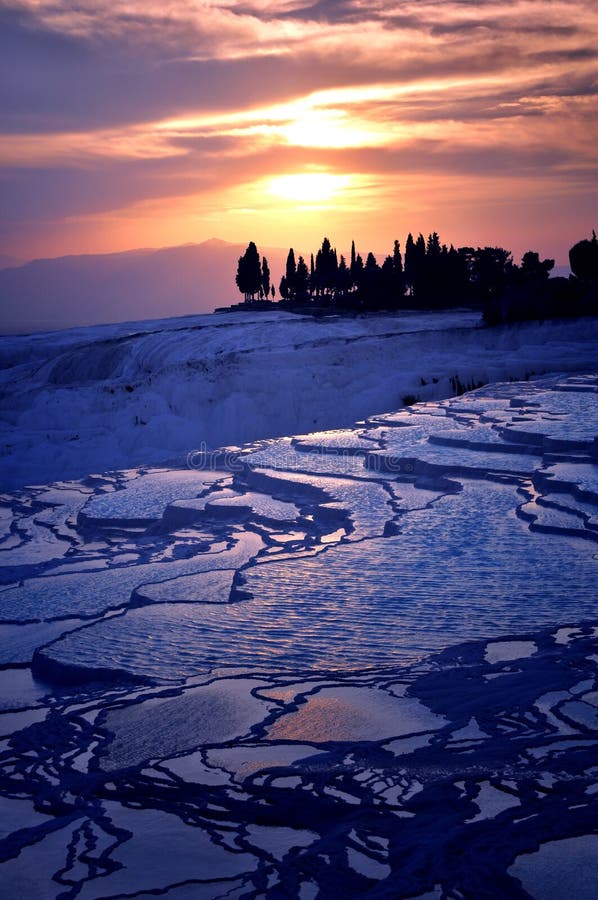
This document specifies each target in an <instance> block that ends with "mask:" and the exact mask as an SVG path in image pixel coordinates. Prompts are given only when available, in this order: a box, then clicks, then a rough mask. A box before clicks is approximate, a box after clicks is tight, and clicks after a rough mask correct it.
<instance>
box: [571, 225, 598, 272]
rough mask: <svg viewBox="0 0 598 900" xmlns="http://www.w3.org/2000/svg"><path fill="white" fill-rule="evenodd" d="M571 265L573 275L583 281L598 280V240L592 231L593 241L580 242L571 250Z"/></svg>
mask: <svg viewBox="0 0 598 900" xmlns="http://www.w3.org/2000/svg"><path fill="white" fill-rule="evenodd" d="M569 265H570V266H571V271H572V272H573V274H574V275H575V276H576V277H577V278H580V279H581V280H582V281H593V280H594V279H595V278H598V240H597V239H596V232H595V231H592V240H591V241H588V240H583V241H578V242H577V244H574V245H573V246H572V247H571V249H570V250H569Z"/></svg>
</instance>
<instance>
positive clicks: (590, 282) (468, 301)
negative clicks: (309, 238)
mask: <svg viewBox="0 0 598 900" xmlns="http://www.w3.org/2000/svg"><path fill="white" fill-rule="evenodd" d="M569 261H570V266H571V271H572V273H573V274H572V276H571V277H570V278H569V279H566V278H549V276H550V272H551V271H552V269H553V268H554V260H553V259H541V258H540V255H539V254H538V253H537V252H535V251H533V250H528V251H527V252H526V253H524V254H523V257H522V259H521V262H520V263H519V264H516V263H515V262H514V261H513V256H512V253H511V252H510V251H509V250H506V249H505V248H503V247H477V248H473V247H459V248H455V247H454V246H453V245H452V244H451V245H450V246H447V245H446V244H444V243H441V242H440V238H439V236H438V234H437V232H432V233H431V234H429V235H428V237H427V239H426V238H424V236H423V234H419V235H418V237H417V238H416V239H415V240H414V238H413V235H412V234H411V233H410V234H409V235H408V236H407V240H406V242H405V249H404V254H403V253H402V251H401V245H400V243H399V241H398V240H395V241H394V244H393V247H392V251H391V253H389V254H388V255H387V256H386V257H385V259H384V261H383V262H382V264H379V263H378V261H377V259H376V257H375V256H374V254H373V253H372V252H369V253H368V254H367V256H366V259H365V262H364V260H363V257H362V256H361V254H360V253H358V252H357V251H356V248H355V242H354V241H353V242H352V244H351V256H350V259H349V260H347V259H345V257H344V256H343V255H342V254H341V255H340V256H339V254H338V253H337V251H336V248H334V247H332V245H331V243H330V241H329V239H328V238H326V237H325V238H324V239H323V241H322V245H321V247H320V248H319V249H318V251H317V252H316V254H315V256H314V254H313V253H311V254H310V258H309V264H308V262H307V261H306V260H305V258H304V257H303V256H301V255H300V256H299V257H298V258H296V257H295V252H294V250H293V248H291V249H290V250H289V253H288V256H287V260H286V266H285V272H284V275H283V276H282V278H281V279H280V283H279V287H278V291H279V297H280V299H279V305H280V306H281V307H282V308H287V309H295V308H297V307H299V308H302V309H306V310H307V309H309V308H312V309H314V310H320V311H325V310H326V309H330V310H339V311H340V310H354V311H364V312H368V311H372V312H375V311H381V310H389V311H393V310H398V309H406V308H409V309H446V308H450V307H454V306H457V305H458V306H471V307H474V308H479V309H481V310H482V312H483V316H484V320H485V321H486V322H487V324H498V323H500V322H507V321H514V320H521V319H537V318H549V317H555V316H578V315H587V314H590V313H591V314H594V313H596V311H598V310H597V305H598V240H597V239H596V233H595V232H592V238H591V239H590V240H586V239H584V240H581V241H578V242H577V243H576V244H575V245H574V246H573V247H571V249H570V251H569ZM235 280H236V284H237V287H238V288H239V290H240V291H241V293H242V294H243V295H244V297H245V302H247V303H251V302H254V303H255V302H256V298H257V300H260V301H262V303H263V301H266V300H269V301H270V302H274V300H275V298H276V289H275V286H274V284H272V283H271V274H270V269H269V266H268V261H267V259H266V258H265V257H264V258H263V259H262V258H260V254H259V252H258V249H257V247H256V245H255V243H254V242H253V241H251V242H250V243H249V246H248V247H247V250H246V251H245V253H244V255H243V256H241V257H240V258H239V264H238V267H237V275H236V279H235Z"/></svg>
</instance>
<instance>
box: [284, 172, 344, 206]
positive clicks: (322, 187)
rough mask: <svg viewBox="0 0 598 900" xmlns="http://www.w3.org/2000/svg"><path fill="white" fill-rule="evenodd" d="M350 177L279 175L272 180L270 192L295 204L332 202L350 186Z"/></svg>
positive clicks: (312, 174)
mask: <svg viewBox="0 0 598 900" xmlns="http://www.w3.org/2000/svg"><path fill="white" fill-rule="evenodd" d="M349 182H350V178H349V176H348V175H334V174H332V173H330V172H299V173H296V174H293V175H277V176H276V177H274V178H271V179H270V181H269V184H268V190H269V191H270V193H271V194H274V195H275V196H277V197H281V198H282V199H283V200H292V201H293V202H295V203H305V204H313V203H322V202H325V201H327V200H330V199H331V198H332V197H334V196H335V194H338V193H339V192H340V191H342V190H343V189H344V188H346V187H347V186H348V184H349Z"/></svg>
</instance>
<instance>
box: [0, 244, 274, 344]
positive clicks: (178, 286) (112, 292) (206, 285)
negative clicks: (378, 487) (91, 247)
mask: <svg viewBox="0 0 598 900" xmlns="http://www.w3.org/2000/svg"><path fill="white" fill-rule="evenodd" d="M246 247H247V244H243V245H242V244H230V243H227V242H226V241H220V240H217V239H212V240H209V241H205V242H204V243H202V244H185V245H183V246H179V247H162V248H160V249H155V250H130V251H127V252H124V253H106V254H90V255H85V256H62V257H58V258H56V259H36V260H33V261H32V262H28V263H26V264H25V265H21V266H18V267H17V268H2V269H0V332H2V333H4V334H10V333H26V332H31V331H46V330H53V329H59V328H69V327H72V326H75V325H95V324H102V323H107V322H122V321H126V320H134V319H153V318H164V317H166V316H181V315H188V314H192V313H205V312H212V311H213V310H214V309H215V308H216V307H217V306H226V305H228V304H231V303H238V302H239V301H240V300H241V299H242V297H241V294H240V293H239V292H238V290H237V288H236V286H235V281H234V279H235V273H236V268H237V261H238V258H239V256H240V255H241V254H242V253H244V252H245V249H246ZM258 249H259V251H260V254H261V255H262V256H263V255H265V256H266V257H267V258H268V263H269V266H270V270H271V272H272V279H273V283H274V284H275V285H276V286H278V281H279V280H280V276H281V274H282V271H283V268H282V267H283V264H284V259H285V258H286V253H287V252H288V251H285V250H281V249H276V248H262V247H259V248H258ZM0 262H1V260H0Z"/></svg>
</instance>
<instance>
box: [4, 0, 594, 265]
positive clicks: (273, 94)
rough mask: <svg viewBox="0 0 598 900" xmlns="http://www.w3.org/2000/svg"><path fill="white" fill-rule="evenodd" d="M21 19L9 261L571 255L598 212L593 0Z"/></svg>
mask: <svg viewBox="0 0 598 900" xmlns="http://www.w3.org/2000/svg"><path fill="white" fill-rule="evenodd" d="M0 17H1V19H2V28H1V29H0V33H1V35H2V37H1V41H2V46H1V47H0V49H1V50H2V53H1V54H0V59H2V66H3V70H4V71H3V83H4V84H5V85H6V86H7V87H8V91H7V92H6V93H5V96H6V97H7V98H9V99H8V100H7V101H5V107H4V109H3V116H2V121H3V123H4V125H3V127H4V133H3V134H2V141H1V142H0V167H1V174H2V177H1V181H0V184H1V189H0V190H1V191H2V201H3V203H2V207H3V216H2V225H1V226H0V227H1V231H0V235H1V238H2V245H1V247H0V253H3V254H8V255H14V256H17V257H20V258H30V257H31V256H36V255H57V254H63V253H77V252H81V251H82V250H85V251H87V252H90V251H92V252H93V251H106V250H118V249H127V248H131V247H137V246H144V245H148V244H149V245H162V244H174V243H177V242H186V241H202V240H205V239H207V238H209V237H214V236H216V237H219V238H222V239H225V240H229V241H234V242H245V241H247V240H250V239H251V240H255V241H257V242H258V243H259V242H267V243H272V241H275V243H276V245H282V246H285V245H286V246H288V245H291V244H296V243H298V242H299V240H303V239H305V240H308V239H309V240H310V241H311V243H313V244H315V243H317V242H318V241H319V240H320V239H321V237H322V233H323V232H325V233H327V234H329V235H330V236H331V238H332V239H333V240H334V241H335V242H336V243H338V244H343V245H344V246H345V247H346V245H347V242H348V241H349V240H350V239H351V237H355V239H356V240H357V241H359V242H361V243H363V244H367V245H368V246H370V247H388V246H389V244H390V243H391V242H392V240H393V239H394V238H395V237H397V238H399V239H400V240H402V241H404V239H405V236H406V233H407V231H409V230H411V231H414V232H418V231H423V232H424V233H427V232H428V231H431V230H437V231H439V232H440V233H441V235H442V237H443V238H444V239H446V240H447V241H449V242H450V241H453V242H454V243H456V244H459V243H462V244H469V243H473V242H479V243H489V244H494V243H500V244H503V245H507V246H510V247H512V249H513V251H514V253H515V254H516V255H517V254H520V253H522V252H523V251H524V250H525V249H528V248H529V247H530V246H531V245H533V246H534V247H536V248H537V249H538V250H539V251H541V252H542V253H545V254H548V255H552V256H555V257H556V258H557V259H561V260H563V257H564V256H566V250H567V247H568V246H569V245H570V243H571V242H572V241H573V240H575V239H578V238H579V237H581V236H583V235H585V234H588V233H589V232H590V231H591V229H592V227H595V226H596V221H595V218H594V217H595V210H596V208H598V203H597V199H598V198H597V189H596V185H597V184H598V177H597V169H598V165H597V163H598V150H597V148H598V129H597V125H596V115H595V104H596V96H595V94H596V83H597V79H596V76H597V74H598V62H597V56H596V52H595V47H596V43H597V40H598V11H597V10H596V9H594V8H593V7H592V6H591V5H588V4H584V3H581V2H576V0H535V2H532V0H518V2H516V3H513V4H508V5H505V4H499V3H498V2H497V0H487V2H480V3H477V4H475V5H474V4H466V5H465V4H462V3H458V2H451V0H449V2H442V3H441V2H439V0H423V2H415V0H412V2H407V3H402V4H400V6H399V7H397V5H396V4H391V3H390V2H386V0H383V2H380V3H377V4H375V5H371V4H370V5H365V4H363V3H362V2H360V0H346V2H341V3H335V4H332V5H330V8H328V6H326V5H324V4H320V5H318V6H314V5H313V4H311V3H308V2H305V3H304V2H302V0H295V2H292V3H290V2H287V0H275V2H272V3H267V4H266V3H262V2H259V0H249V2H247V3H243V4H238V3H235V2H231V0H213V2H210V3H208V4H189V3H184V2H174V3H172V4H169V6H168V12H167V14H166V15H164V10H163V7H162V5H159V4H157V3H155V2H153V0H151V2H141V0H127V2H124V0H116V2H113V3H108V2H107V0H99V2H93V3H92V2H91V0H82V2H81V3H78V4H77V6H76V8H74V7H73V6H72V4H69V3H66V2H57V3H56V2H49V0H35V2H33V0H15V2H14V3H13V4H11V6H10V7H8V6H7V5H6V4H1V5H0ZM293 204H295V206H296V211H295V214H294V215H293V214H292V207H293ZM324 208H325V221H323V220H322V216H323V210H324ZM349 211H350V213H351V221H350V222H348V221H347V213H348V212H349ZM123 223H126V227H124V226H123ZM281 223H282V224H281ZM563 261H564V260H563Z"/></svg>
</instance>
